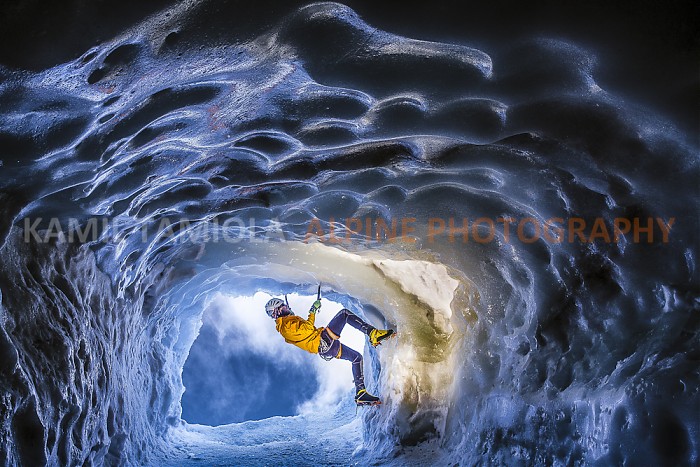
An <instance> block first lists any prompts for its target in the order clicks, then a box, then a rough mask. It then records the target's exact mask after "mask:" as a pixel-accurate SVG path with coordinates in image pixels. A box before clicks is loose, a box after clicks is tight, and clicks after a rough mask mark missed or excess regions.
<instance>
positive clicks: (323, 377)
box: [182, 292, 364, 426]
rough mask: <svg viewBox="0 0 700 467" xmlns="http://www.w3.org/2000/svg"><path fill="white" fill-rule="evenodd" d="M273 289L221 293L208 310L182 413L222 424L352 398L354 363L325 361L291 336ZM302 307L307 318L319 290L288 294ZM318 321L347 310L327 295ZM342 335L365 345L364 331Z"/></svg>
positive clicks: (187, 371) (297, 309) (193, 352)
mask: <svg viewBox="0 0 700 467" xmlns="http://www.w3.org/2000/svg"><path fill="white" fill-rule="evenodd" d="M270 298H271V296H270V295H268V294H266V293H262V292H258V293H256V294H255V295H253V296H232V295H224V294H218V295H216V296H215V297H214V298H213V300H211V301H210V302H209V305H208V306H207V308H206V309H205V310H204V312H203V315H202V326H201V328H200V330H199V335H198V336H197V339H196V340H195V341H194V343H193V345H192V348H191V349H190V353H189V356H188V358H187V361H186V362H185V365H184V368H183V372H182V380H183V384H184V386H185V388H186V389H185V393H184V394H183V396H182V418H183V419H184V420H185V421H187V422H188V423H196V424H201V425H211V426H216V425H223V424H228V423H238V422H243V421H246V420H260V419H264V418H269V417H273V416H292V415H296V414H299V413H308V412H313V411H319V410H327V409H328V408H329V407H332V406H335V405H337V404H338V403H339V402H340V401H341V400H342V399H343V398H344V397H352V388H353V387H354V385H353V383H352V374H351V369H350V364H349V362H346V361H340V360H333V361H330V362H326V361H324V360H322V359H321V358H319V357H318V355H313V354H309V353H307V352H304V351H303V350H301V349H299V348H297V347H295V346H293V345H290V344H286V343H285V342H284V339H283V338H282V336H280V335H279V334H278V333H277V332H276V330H275V323H274V321H273V320H272V319H270V318H269V317H268V316H267V315H266V314H265V311H264V305H265V303H266V302H267V301H268V300H269V299H270ZM288 298H289V303H290V305H291V307H292V309H293V311H294V313H295V314H297V315H299V316H302V317H304V318H306V316H307V315H308V309H309V307H310V306H311V304H312V303H313V301H314V300H315V297H313V296H300V295H297V294H290V295H289V297H288ZM322 303H323V306H322V309H321V313H320V314H319V315H318V316H317V318H316V326H318V327H321V326H324V325H325V324H327V323H328V321H330V319H331V318H332V317H333V316H334V315H335V314H336V313H337V312H338V311H339V310H340V309H342V305H340V304H338V303H336V302H333V301H330V300H327V299H322ZM343 342H344V343H346V344H347V345H349V346H351V347H353V348H354V349H356V350H358V351H359V352H362V351H363V350H364V336H363V335H362V334H360V333H359V331H356V330H355V329H352V328H349V329H347V330H344V331H343Z"/></svg>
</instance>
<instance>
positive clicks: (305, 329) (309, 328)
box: [275, 313, 323, 353]
mask: <svg viewBox="0 0 700 467" xmlns="http://www.w3.org/2000/svg"><path fill="white" fill-rule="evenodd" d="M314 321H316V315H315V314H314V313H309V318H308V319H304V318H302V317H301V316H295V315H289V316H280V317H279V318H277V319H276V320H275V324H276V328H277V332H279V333H280V334H282V337H284V340H285V341H286V342H287V343H288V344H294V345H296V346H297V347H299V348H301V349H304V350H306V351H307V352H311V353H318V344H319V343H320V342H321V331H322V330H323V328H317V327H316V326H314Z"/></svg>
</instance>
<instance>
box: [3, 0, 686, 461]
mask: <svg viewBox="0 0 700 467" xmlns="http://www.w3.org/2000/svg"><path fill="white" fill-rule="evenodd" d="M194 12H196V6H191V5H188V4H183V5H181V6H178V7H176V8H173V9H171V10H168V11H165V12H163V13H160V14H158V15H155V16H154V17H152V18H150V19H149V20H147V21H146V22H144V23H142V24H141V25H139V26H138V27H135V28H133V29H131V30H128V31H126V32H124V34H123V35H122V36H120V37H117V38H115V39H113V40H112V41H110V42H107V43H104V44H102V45H100V46H97V47H94V48H93V49H90V50H88V51H86V52H85V54H84V55H83V56H81V57H80V58H78V59H76V60H74V61H72V62H68V63H65V64H62V65H59V66H56V67H54V68H51V69H49V70H46V71H43V72H38V73H28V72H18V71H12V70H8V69H2V70H0V75H1V76H2V81H1V83H0V103H1V105H2V108H3V111H2V114H1V115H0V143H1V144H2V145H3V148H4V149H3V153H2V156H1V157H2V165H1V166H0V167H1V170H2V176H1V177H0V183H1V185H0V186H1V187H2V190H1V191H0V201H1V204H2V206H1V207H0V210H1V212H2V214H3V216H2V222H0V234H2V238H3V244H2V249H1V251H0V254H1V255H2V259H3V260H2V263H0V293H1V294H2V302H1V305H0V323H1V326H2V328H1V332H0V357H1V358H0V373H1V374H2V380H1V381H0V387H2V389H3V392H2V394H3V396H2V404H1V405H0V407H1V408H0V433H1V435H2V437H1V439H0V447H1V448H2V449H1V451H0V452H1V453H2V454H1V455H0V461H1V462H2V463H3V464H6V465H15V464H19V463H21V464H22V465H34V464H37V463H44V462H48V463H58V464H62V465H69V464H70V465H73V464H87V465H90V464H101V463H108V464H109V463H120V462H123V463H127V464H138V463H141V462H146V463H148V462H152V463H153V462H155V463H157V462H160V461H162V459H166V458H168V456H169V455H170V454H169V453H171V451H172V449H173V447H172V445H171V443H169V442H168V441H166V439H170V440H171V441H172V438H168V437H167V436H168V433H169V432H170V433H172V430H175V429H176V428H177V427H180V426H181V424H180V414H181V408H180V396H181V394H182V390H183V388H182V382H181V374H180V372H181V369H182V366H183V364H184V361H185V359H186V356H187V352H188V351H189V347H190V346H191V344H192V342H193V340H194V338H195V337H196V332H197V326H198V324H197V323H198V320H199V318H200V316H201V312H202V309H203V303H206V302H207V300H209V299H210V297H211V296H212V294H214V293H216V292H217V291H222V290H223V291H226V290H229V291H231V292H236V293H242V294H243V293H252V292H253V291H255V290H266V291H268V292H270V293H275V292H277V293H279V292H283V291H287V290H292V289H295V290H296V291H300V292H303V291H308V290H310V288H312V285H313V283H314V280H315V279H318V278H319V275H321V274H322V272H317V273H316V274H315V275H314V273H313V272H309V271H308V270H306V269H304V267H303V266H301V265H300V264H301V263H302V261H301V260H300V259H299V258H300V256H299V255H302V253H299V251H301V250H295V248H301V249H303V248H307V247H308V248H316V247H313V246H308V245H306V244H304V243H303V242H302V241H301V240H303V238H304V235H305V233H306V231H307V227H308V225H309V223H310V222H311V221H312V219H314V218H318V219H321V220H322V222H323V227H324V228H328V227H329V224H328V222H329V221H330V218H331V217H333V218H334V219H335V220H338V221H342V220H343V219H345V218H350V217H356V218H367V217H370V218H378V217H381V218H384V219H387V220H390V219H397V220H399V222H400V220H401V219H404V218H415V219H416V222H415V225H416V228H417V231H416V232H415V233H414V234H415V236H416V238H417V240H418V241H417V243H416V244H411V245H395V244H388V243H382V242H360V244H359V245H336V246H332V247H333V248H335V249H347V250H349V251H350V253H348V254H350V255H358V256H359V257H361V258H367V257H368V256H367V255H368V254H371V255H374V256H371V257H372V258H375V257H376V258H383V259H389V260H392V259H393V260H419V261H429V262H431V263H438V264H441V265H444V267H445V268H447V269H445V270H446V271H449V273H450V275H451V276H452V277H453V278H454V279H457V280H458V282H459V284H460V286H459V288H458V295H457V296H456V298H455V299H454V301H453V302H452V307H451V310H448V313H447V318H445V319H447V322H440V321H439V319H438V318H435V317H434V316H433V315H431V310H430V307H428V308H426V306H425V304H419V305H415V306H413V307H412V305H409V304H408V303H409V302H408V301H407V302H406V303H407V305H406V306H405V307H404V308H395V307H394V306H393V305H392V304H396V303H399V302H400V300H404V299H405V298H401V297H403V295H401V294H402V293H403V292H401V291H399V288H398V287H395V285H396V283H400V279H397V278H396V277H394V276H392V275H391V273H390V272H388V269H386V268H385V269H383V268H382V267H381V264H382V263H381V260H376V261H377V262H376V263H375V262H372V261H374V260H372V261H370V260H367V261H366V263H362V264H365V265H366V266H368V267H370V268H372V267H373V266H372V265H374V266H376V267H373V269H372V270H373V271H374V272H373V274H377V279H376V280H377V281H387V284H389V283H391V284H394V286H391V287H394V288H391V287H390V286H389V285H387V291H388V292H387V293H386V295H384V296H383V297H384V298H382V297H379V296H374V295H371V294H369V293H366V296H358V294H362V293H363V292H362V288H361V284H363V283H366V282H367V277H368V276H367V275H366V274H369V273H365V272H363V273H360V272H358V273H357V274H355V275H353V273H352V272H348V275H347V277H344V278H343V277H340V276H337V275H336V276H334V275H333V274H332V268H331V269H329V270H328V271H326V272H324V273H323V274H326V276H325V277H324V283H328V285H329V287H331V288H332V289H333V290H334V291H336V293H337V295H338V299H339V300H341V301H342V300H346V301H347V300H351V299H350V298H349V297H356V298H357V300H358V301H357V302H356V303H355V304H356V305H357V306H359V307H362V306H365V313H366V314H368V315H371V313H370V312H369V311H367V310H369V309H370V308H372V307H373V308H372V309H376V310H379V315H378V316H381V317H383V319H386V321H387V322H388V323H390V324H394V325H398V328H399V331H400V332H401V331H402V328H401V326H405V328H404V329H405V331H406V333H405V335H406V341H405V342H406V344H405V345H407V346H408V347H407V348H410V349H411V351H413V352H415V355H416V357H415V361H414V362H412V363H411V365H413V366H411V367H410V368H411V369H412V371H413V375H414V376H413V378H414V379H411V380H410V381H412V382H406V381H409V379H406V380H405V381H404V380H402V382H401V383H400V384H399V383H396V384H397V386H394V387H393V388H394V389H396V391H397V392H396V393H395V394H396V395H395V396H393V397H392V398H390V399H389V401H388V403H387V404H385V406H384V407H383V408H382V411H381V412H380V411H375V412H365V413H364V414H363V415H362V416H361V424H362V434H363V439H362V443H363V445H362V448H361V449H357V450H355V451H354V455H355V458H354V459H355V460H354V461H355V462H360V463H364V462H366V460H367V459H374V460H379V461H382V460H383V461H384V462H387V463H391V462H396V463H397V465H405V464H406V463H410V462H412V459H413V460H414V461H416V459H425V457H421V456H425V455H427V454H426V453H427V452H432V451H429V449H437V450H438V452H440V453H441V454H439V455H440V456H443V457H441V459H444V461H445V463H448V462H450V463H453V464H454V463H459V464H463V465H468V464H475V463H487V464H488V463H496V464H501V463H520V462H522V463H525V464H544V463H546V464H550V463H553V462H554V463H561V464H571V463H574V464H575V463H583V464H596V463H600V464H603V465H607V464H621V463H629V464H648V465H661V464H663V463H668V464H676V465H690V464H693V463H696V462H697V461H698V449H699V447H698V441H697V440H698V431H699V426H698V424H699V422H698V415H697V414H698V387H699V386H698V383H699V382H700V378H699V377H698V357H699V356H700V349H699V344H698V342H699V341H698V316H699V315H698V312H699V311H700V310H699V306H698V283H699V282H698V272H697V268H696V261H697V253H698V251H697V237H696V236H697V232H698V220H697V206H698V204H697V203H698V187H697V180H698V174H699V172H698V157H697V155H698V152H697V148H696V147H694V145H693V143H692V142H689V141H687V140H686V138H685V136H684V135H683V134H681V133H679V132H678V131H676V130H674V128H673V127H672V126H671V125H670V124H668V123H667V122H666V121H664V120H663V119H661V118H660V117H657V116H655V115H654V114H653V112H650V111H648V110H644V109H641V110H640V109H638V108H635V107H633V106H631V105H628V104H626V103H625V102H624V101H622V100H621V99H618V98H617V97H616V96H615V95H612V94H610V93H609V92H606V90H605V89H602V88H601V87H599V85H598V84H596V79H595V77H596V67H597V66H602V65H601V64H599V63H598V62H597V60H596V57H595V56H594V55H593V54H592V53H590V52H588V51H587V50H586V49H585V48H583V47H581V46H578V45H576V44H572V43H566V42H563V41H559V40H553V39H547V38H533V39H532V40H529V41H522V42H517V43H513V44H512V45H510V46H508V47H504V48H502V49H500V50H498V51H496V52H492V53H489V54H487V53H485V52H484V51H481V50H477V49H476V48H470V47H467V46H464V45H458V44H448V43H435V42H426V41H420V40H413V39H409V38H405V37H400V36H397V35H394V34H391V33H390V32H385V31H381V30H378V29H376V28H373V27H372V26H371V25H368V24H366V23H365V22H363V20H362V19H361V18H359V17H358V15H357V14H356V13H355V12H353V11H352V10H351V9H349V8H347V7H345V6H343V5H340V4H335V3H319V4H313V5H309V6H307V7H304V8H301V9H299V10H298V11H296V12H294V13H293V14H291V15H289V16H287V17H285V18H284V19H282V20H281V21H279V23H277V24H276V25H275V26H271V27H270V29H269V30H268V32H267V33H265V34H263V35H260V36H259V37H257V38H255V39H254V40H251V41H249V42H246V43H231V44H224V45H219V46H216V47H213V46H212V47H203V46H201V47H194V46H193V45H192V43H191V42H189V41H188V39H187V38H188V32H189V30H188V28H191V27H193V21H190V19H192V18H194V17H195V16H194ZM200 20H201V19H200ZM95 216H98V217H101V218H105V219H110V220H112V221H113V220H118V222H113V223H111V224H110V226H109V228H108V230H107V231H105V232H104V233H103V236H102V237H101V238H100V239H96V240H94V241H88V242H86V243H83V244H75V243H73V244H67V243H62V242H59V241H55V239H54V240H53V241H50V242H48V243H43V242H40V241H29V242H25V241H24V236H25V233H26V225H25V224H24V219H25V218H30V219H37V218H42V219H44V222H48V219H49V218H51V217H58V218H59V219H60V220H61V223H62V225H67V223H68V220H69V219H78V221H79V222H83V223H85V222H87V220H88V219H89V218H92V217H95ZM231 216H236V217H238V218H241V219H249V218H255V219H256V227H255V228H256V229H262V230H265V229H270V228H271V226H274V225H279V226H280V227H281V229H282V230H283V232H284V237H285V238H286V239H287V242H281V243H275V242H273V243H272V244H263V245H260V244H249V243H246V242H241V243H237V244H225V243H206V244H192V243H187V242H177V241H174V240H173V238H172V237H171V236H165V237H162V236H159V235H158V230H159V229H161V230H162V229H163V228H164V227H163V224H162V222H161V221H162V220H163V219H164V218H170V219H173V220H174V219H181V218H186V219H189V220H190V221H191V222H192V225H191V226H190V228H195V227H197V225H200V226H205V228H206V229H217V228H218V227H217V226H216V224H215V222H214V221H216V220H218V219H225V218H227V217H231ZM436 217H439V218H442V219H448V218H451V217H453V218H455V219H458V220H460V221H461V219H462V218H469V219H475V218H479V217H487V218H492V219H495V218H500V217H513V218H516V219H522V218H526V217H532V218H535V219H538V220H542V221H544V220H546V219H549V218H552V217H561V218H570V217H579V218H583V219H586V220H588V221H589V222H592V220H593V219H595V218H603V219H604V220H605V221H606V222H607V223H608V224H609V225H612V223H613V220H614V219H615V218H620V217H628V218H633V217H639V218H643V219H646V218H647V217H654V218H655V217H662V218H664V219H669V218H671V217H674V218H675V219H676V221H675V224H674V226H673V229H672V232H671V235H670V237H669V238H670V241H669V242H668V243H662V242H660V241H656V242H654V243H652V244H647V243H643V242H642V243H635V242H633V241H631V238H630V237H626V238H625V239H623V241H621V242H619V243H614V242H611V243H606V242H593V243H583V242H562V243H552V242H547V241H545V240H544V239H540V240H538V241H536V242H534V243H531V244H525V243H523V242H516V241H510V242H508V241H506V240H505V238H504V236H503V233H502V231H498V232H497V237H496V239H495V241H492V242H488V243H475V242H473V241H472V242H470V243H466V244H465V243H461V242H460V241H456V242H449V241H448V240H447V239H446V238H443V239H442V240H440V241H436V242H431V243H429V242H428V241H427V240H426V238H427V237H426V231H425V228H426V226H427V225H428V220H429V219H430V218H436ZM271 221H275V222H278V223H279V224H275V223H274V222H272V223H271ZM41 225H42V228H44V229H46V228H48V225H47V224H46V223H44V224H41ZM143 232H146V234H145V238H146V239H147V241H145V242H144V241H143V239H144V234H143ZM181 233H182V232H181ZM657 234H660V232H658V231H657ZM458 239H459V238H458ZM657 239H658V237H657ZM295 245H296V246H295ZM301 245H306V246H304V247H303V248H302V246H301ZM313 251H314V252H315V254H317V255H318V257H319V258H321V257H323V255H324V254H325V253H321V252H319V251H318V250H313ZM324 251H325V250H324ZM328 254H329V255H330V256H328V258H331V259H328V261H329V264H330V263H332V262H333V261H337V262H336V263H335V264H336V266H337V268H338V269H339V270H343V269H344V268H346V267H347V268H350V264H351V263H352V264H360V263H361V262H360V263H358V262H357V261H356V260H354V259H353V260H350V259H348V257H346V256H342V255H341V256H333V255H334V254H336V253H328ZM333 258H335V259H333ZM319 261H320V260H319ZM353 261H354V262H353ZM261 265H264V266H265V267H260V266H261ZM319 269H321V268H319ZM324 271H325V270H324ZM348 271H351V269H348ZM358 271H359V269H358ZM392 281H394V282H392ZM307 289H308V290H307ZM404 292H405V290H404ZM392 294H393V295H392ZM409 295H410V294H409ZM406 300H408V299H406ZM418 301H420V297H419V300H418ZM348 303H349V302H348ZM426 310H427V311H428V313H427V315H426V316H427V318H426V317H425V316H423V315H421V313H425V312H426ZM419 318H420V319H419ZM436 349H437V350H436ZM388 352H389V351H388ZM392 358H393V357H391V354H390V353H387V354H386V355H385V356H382V355H378V354H376V353H372V354H371V358H370V359H369V360H370V364H371V366H372V370H373V374H374V375H375V376H376V375H379V374H383V375H387V374H393V375H397V374H399V373H400V372H401V371H402V370H400V369H399V368H398V367H392V362H394V361H395V360H392ZM436 368H440V369H441V370H440V371H448V373H449V378H447V379H446V380H441V382H440V384H439V385H435V384H432V385H431V380H430V378H429V375H430V374H431V372H433V373H432V374H435V373H434V372H435V371H436ZM380 369H381V372H382V373H380ZM441 374H442V373H441ZM396 378H398V376H397V377H396ZM407 378H408V377H407ZM385 379H386V378H385ZM379 381H381V380H377V382H376V384H379V386H378V389H379V390H380V391H381V392H385V391H388V386H386V387H382V386H381V384H383V383H380V382H379ZM433 383H434V382H433ZM386 384H393V383H391V379H390V382H389V383H386ZM397 388H398V389H397ZM382 389H384V391H382ZM290 423H291V422H290ZM352 426H353V427H354V429H355V430H358V429H359V426H357V424H356V425H352ZM169 430H170V431H169ZM37 440H39V441H37ZM358 442H359V441H358ZM37 443H38V444H39V445H40V446H41V447H42V449H37V448H36V446H37ZM422 446H428V447H425V448H424V450H423V451H421V449H423V448H422ZM436 455H437V454H436ZM401 456H403V457H401ZM149 459H150V461H149ZM158 459H160V461H159V460H158ZM392 459H393V460H392ZM232 461H235V459H233V460H232ZM248 461H249V462H252V461H251V460H250V459H248ZM261 462H264V461H263V460H261Z"/></svg>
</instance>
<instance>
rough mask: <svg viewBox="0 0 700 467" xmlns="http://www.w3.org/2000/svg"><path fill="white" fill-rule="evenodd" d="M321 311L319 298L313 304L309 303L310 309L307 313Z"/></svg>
mask: <svg viewBox="0 0 700 467" xmlns="http://www.w3.org/2000/svg"><path fill="white" fill-rule="evenodd" d="M320 312H321V300H316V301H315V302H314V304H313V305H311V309H310V310H309V313H313V314H316V313H320Z"/></svg>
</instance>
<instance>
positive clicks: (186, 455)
mask: <svg viewBox="0 0 700 467" xmlns="http://www.w3.org/2000/svg"><path fill="white" fill-rule="evenodd" d="M368 410H382V408H381V407H365V408H359V409H358V410H357V415H356V412H355V407H354V404H353V402H352V400H351V399H349V400H347V401H344V402H343V403H342V404H341V405H340V406H339V407H338V409H337V410H336V411H335V413H331V414H311V415H297V416H294V417H272V418H268V419H264V420H258V421H248V422H243V423H236V424H231V425H221V426H216V427H212V426H205V425H190V424H188V423H186V422H182V425H181V426H180V427H177V428H174V429H172V430H171V431H170V433H169V441H170V444H171V446H173V447H174V449H173V451H172V453H171V455H170V456H169V457H168V458H164V459H158V460H155V461H156V462H155V463H157V465H160V466H165V467H176V466H177V467H187V466H200V467H201V466H207V467H209V466H217V467H224V466H303V465H309V466H346V465H401V466H412V465H415V466H418V465H423V466H424V465H445V464H443V463H441V462H440V459H441V456H440V454H441V453H440V450H439V448H437V447H435V446H433V445H432V444H431V443H424V444H422V445H419V446H416V447H412V448H408V449H402V450H401V451H399V452H397V454H396V455H395V456H392V457H391V458H372V456H371V455H370V453H368V452H367V451H366V450H365V449H363V448H362V432H363V428H362V414H363V411H368Z"/></svg>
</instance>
